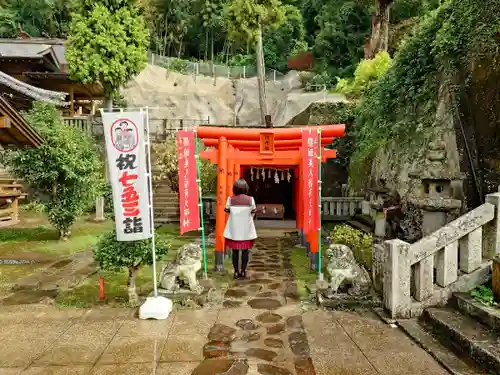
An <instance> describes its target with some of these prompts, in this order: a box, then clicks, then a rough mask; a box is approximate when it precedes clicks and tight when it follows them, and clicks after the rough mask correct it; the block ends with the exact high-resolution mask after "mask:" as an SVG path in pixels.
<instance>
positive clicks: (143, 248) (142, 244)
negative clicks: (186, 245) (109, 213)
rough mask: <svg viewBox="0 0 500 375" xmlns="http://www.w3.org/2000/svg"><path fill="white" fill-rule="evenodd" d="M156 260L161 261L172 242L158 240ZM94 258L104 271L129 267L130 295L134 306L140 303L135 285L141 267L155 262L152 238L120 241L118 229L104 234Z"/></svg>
mask: <svg viewBox="0 0 500 375" xmlns="http://www.w3.org/2000/svg"><path fill="white" fill-rule="evenodd" d="M155 244H156V260H157V261H159V260H161V259H162V257H163V256H164V255H166V254H167V253H168V251H169V250H170V247H171V246H170V244H168V243H166V242H164V241H160V240H158V239H157V240H156V243H155ZM93 252H94V259H95V261H96V262H97V263H98V264H99V267H100V268H101V269H102V270H104V271H114V272H120V271H122V270H123V268H127V269H128V283H127V286H128V296H129V303H130V304H131V305H132V306H136V305H138V304H139V296H138V295H137V291H136V287H135V278H136V274H137V271H138V270H139V267H141V266H144V265H151V264H153V253H152V251H151V240H150V239H148V240H142V241H130V242H128V241H127V242H120V241H117V240H116V231H115V230H114V231H112V232H109V233H106V234H105V235H103V236H102V238H101V240H100V241H99V243H98V244H97V246H96V247H95V248H94V249H93Z"/></svg>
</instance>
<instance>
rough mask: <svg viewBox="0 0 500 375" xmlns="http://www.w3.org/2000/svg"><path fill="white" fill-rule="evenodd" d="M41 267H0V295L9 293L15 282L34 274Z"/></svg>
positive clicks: (33, 265)
mask: <svg viewBox="0 0 500 375" xmlns="http://www.w3.org/2000/svg"><path fill="white" fill-rule="evenodd" d="M42 267H43V266H42V265H40V264H2V265H0V295H1V294H4V293H7V292H9V291H10V289H11V288H12V287H13V286H14V285H15V284H16V281H17V280H19V279H22V278H23V277H27V276H30V275H32V274H34V273H35V272H36V271H38V270H39V269H40V268H42Z"/></svg>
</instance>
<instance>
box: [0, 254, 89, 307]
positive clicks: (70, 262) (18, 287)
mask: <svg viewBox="0 0 500 375" xmlns="http://www.w3.org/2000/svg"><path fill="white" fill-rule="evenodd" d="M20 257H22V255H21V256H20ZM96 270H97V268H96V264H95V262H94V257H93V255H92V251H84V252H79V253H75V254H73V255H71V256H68V257H65V258H62V259H57V260H52V261H51V262H46V266H45V267H41V268H40V269H39V270H38V271H37V272H35V273H34V274H32V275H30V276H27V277H24V278H22V279H21V280H19V281H17V282H16V284H15V285H14V286H13V287H12V289H11V290H10V291H9V292H7V293H6V294H5V295H0V306H5V305H20V304H31V303H39V302H44V303H53V298H55V297H56V296H57V295H58V294H59V291H60V290H61V289H70V288H72V287H74V286H76V285H78V284H80V283H81V282H82V281H83V280H85V279H86V278H87V277H88V276H89V275H91V274H93V273H95V272H96Z"/></svg>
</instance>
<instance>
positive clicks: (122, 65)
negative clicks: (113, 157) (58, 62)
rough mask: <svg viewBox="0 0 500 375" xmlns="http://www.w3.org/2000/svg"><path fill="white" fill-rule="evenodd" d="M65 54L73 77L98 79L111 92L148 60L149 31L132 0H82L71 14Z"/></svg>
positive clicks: (108, 102) (108, 100)
mask: <svg viewBox="0 0 500 375" xmlns="http://www.w3.org/2000/svg"><path fill="white" fill-rule="evenodd" d="M71 17H72V20H71V26H70V36H69V39H68V49H67V52H66V58H67V60H68V63H69V72H70V75H71V77H72V78H73V79H75V80H77V81H80V82H83V83H95V82H99V83H101V84H102V85H103V87H104V91H105V95H106V107H107V108H108V109H109V108H110V107H111V106H112V100H111V98H112V95H113V93H114V92H115V91H116V90H118V89H119V88H120V86H122V85H124V84H125V83H127V82H128V81H129V80H130V79H131V78H132V77H134V76H135V75H137V74H138V73H139V72H140V71H141V70H142V69H143V68H144V67H145V66H146V63H147V54H148V47H149V33H148V29H147V26H146V23H145V21H144V17H143V16H142V15H141V14H140V12H139V9H138V8H137V7H136V6H135V5H134V3H133V1H132V0H82V4H81V5H80V6H79V7H78V8H77V9H75V11H74V12H72V14H71Z"/></svg>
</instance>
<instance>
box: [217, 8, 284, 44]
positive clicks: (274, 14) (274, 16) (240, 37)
mask: <svg viewBox="0 0 500 375" xmlns="http://www.w3.org/2000/svg"><path fill="white" fill-rule="evenodd" d="M225 17H226V25H227V30H228V34H229V39H230V40H232V41H233V42H235V43H241V44H243V45H250V44H254V43H256V42H257V37H258V34H259V31H260V30H261V29H264V30H263V31H264V32H265V31H266V29H273V28H274V29H276V28H278V27H279V26H280V25H281V24H282V23H283V22H284V21H285V8H284V7H283V4H282V3H281V1H280V0H232V1H231V2H230V3H228V5H227V7H226V12H225Z"/></svg>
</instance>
